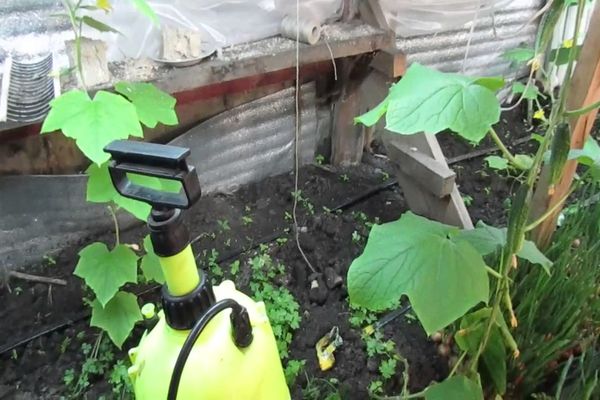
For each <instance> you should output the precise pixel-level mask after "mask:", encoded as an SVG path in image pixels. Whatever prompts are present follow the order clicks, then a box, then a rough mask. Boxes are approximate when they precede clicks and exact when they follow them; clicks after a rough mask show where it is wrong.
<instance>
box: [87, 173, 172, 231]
mask: <svg viewBox="0 0 600 400" xmlns="http://www.w3.org/2000/svg"><path fill="white" fill-rule="evenodd" d="M85 172H86V174H87V175H88V181H87V195H86V198H87V200H88V201H90V202H93V203H106V202H109V201H112V202H114V203H115V204H116V205H118V206H119V207H121V208H123V209H125V210H127V211H128V212H130V213H131V214H133V215H134V216H135V217H136V218H138V219H140V220H142V221H146V220H147V219H148V215H149V214H150V208H151V207H150V205H148V204H147V203H144V202H143V201H138V200H133V199H129V198H127V197H124V196H121V195H120V194H119V192H117V191H116V189H115V187H114V185H113V183H112V181H111V179H110V174H109V172H108V163H103V164H102V165H100V166H98V165H96V164H91V165H90V166H89V167H88V169H87V170H86V171H85ZM128 178H129V179H130V180H131V181H132V182H134V183H136V184H138V185H142V186H145V187H149V188H151V189H157V190H162V191H167V192H175V193H177V192H179V190H180V189H181V185H180V184H179V183H178V182H175V181H171V180H166V179H160V178H154V177H149V176H143V175H128Z"/></svg>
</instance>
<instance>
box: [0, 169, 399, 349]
mask: <svg viewBox="0 0 600 400" xmlns="http://www.w3.org/2000/svg"><path fill="white" fill-rule="evenodd" d="M397 183H398V182H397V181H396V180H395V179H390V180H389V181H387V182H385V183H383V184H380V185H377V186H374V187H371V188H369V189H367V190H365V191H364V192H362V193H359V194H358V195H356V196H353V197H351V198H350V199H348V200H346V201H344V202H342V203H340V204H338V205H337V206H335V207H333V208H331V211H338V210H342V211H343V210H345V209H348V208H349V207H352V206H353V205H356V204H358V203H361V202H363V201H365V200H367V199H369V198H371V197H373V196H374V195H376V194H377V193H379V192H382V191H384V190H387V189H390V188H391V187H393V186H394V185H396V184H397ZM285 234H286V232H285V231H284V230H280V231H275V232H273V233H271V234H269V235H266V236H264V237H262V238H261V239H260V240H258V241H256V242H254V243H253V245H252V246H250V247H240V248H237V249H235V250H232V251H231V252H229V253H226V254H224V255H222V256H220V257H219V258H218V259H217V260H216V261H217V263H219V264H221V263H223V262H226V261H229V260H231V259H234V258H237V257H239V256H240V255H241V254H243V253H245V252H248V251H250V250H253V249H255V248H257V247H259V246H260V245H261V244H267V243H271V242H273V241H275V240H276V239H277V238H279V237H281V236H283V235H285ZM160 287H161V285H154V286H151V287H149V288H146V289H144V290H142V291H140V292H138V293H137V296H143V295H145V294H148V293H152V292H154V291H156V290H158V289H159V288H160ZM90 315H91V312H90V311H84V312H82V313H80V314H78V315H77V316H76V317H75V318H72V319H69V320H66V321H63V322H61V323H57V324H55V325H52V326H50V327H47V328H44V329H43V330H41V331H39V332H37V333H35V334H33V335H31V336H29V337H27V338H23V339H20V340H17V341H16V342H14V343H11V344H9V345H6V346H3V347H1V348H0V356H2V355H4V354H6V353H8V352H10V351H12V350H14V349H16V348H17V347H20V346H24V345H26V344H28V343H30V342H32V341H33V340H35V339H38V338H40V337H42V336H45V335H49V334H51V333H53V332H56V331H60V330H62V329H66V328H68V327H69V326H71V325H74V324H76V323H78V322H80V321H83V320H84V319H86V318H89V317H90Z"/></svg>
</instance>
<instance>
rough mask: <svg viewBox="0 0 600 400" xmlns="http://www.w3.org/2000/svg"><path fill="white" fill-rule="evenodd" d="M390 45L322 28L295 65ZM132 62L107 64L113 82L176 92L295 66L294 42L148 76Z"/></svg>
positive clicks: (363, 28)
mask: <svg viewBox="0 0 600 400" xmlns="http://www.w3.org/2000/svg"><path fill="white" fill-rule="evenodd" d="M325 40H327V42H325ZM392 40H393V38H392V37H391V36H390V35H389V34H387V32H385V31H383V30H381V29H378V28H375V27H372V26H369V25H366V24H351V23H343V22H342V23H334V24H330V25H324V26H323V39H322V40H321V41H319V43H317V44H316V45H313V46H311V45H307V44H304V43H300V54H299V58H300V64H301V65H304V64H311V63H317V62H322V61H329V62H331V59H332V58H334V59H337V58H344V57H350V56H355V55H359V54H364V53H371V52H373V51H376V50H380V49H382V48H386V47H390V46H392V44H393V43H392ZM330 49H331V52H330ZM136 63H137V60H130V61H126V62H123V63H118V64H114V65H111V69H112V70H113V75H114V76H115V81H118V80H122V79H129V80H145V81H151V82H154V83H155V84H156V85H157V86H158V87H159V88H161V89H162V90H165V91H167V92H169V93H178V92H183V91H189V90H192V89H194V88H198V87H203V86H208V85H212V84H218V83H223V82H227V81H232V80H235V79H240V78H247V77H251V76H255V75H261V74H265V73H269V72H274V71H280V70H283V69H287V68H292V67H295V66H296V42H295V41H294V40H291V39H287V38H283V37H281V36H275V37H271V38H267V39H262V40H258V41H255V42H251V43H245V44H239V45H234V46H230V47H226V48H224V49H223V51H222V54H221V55H219V57H216V58H213V59H209V60H207V61H203V62H201V63H199V64H196V65H193V66H189V67H182V68H174V67H166V66H159V65H156V64H153V63H152V64H151V67H153V69H152V71H154V72H153V73H151V74H148V72H147V71H148V65H142V66H141V67H140V68H141V71H136V69H135V65H137V64H136ZM138 75H139V77H138ZM112 84H114V82H111V83H110V84H108V85H106V86H105V87H111V86H112ZM94 89H101V88H94Z"/></svg>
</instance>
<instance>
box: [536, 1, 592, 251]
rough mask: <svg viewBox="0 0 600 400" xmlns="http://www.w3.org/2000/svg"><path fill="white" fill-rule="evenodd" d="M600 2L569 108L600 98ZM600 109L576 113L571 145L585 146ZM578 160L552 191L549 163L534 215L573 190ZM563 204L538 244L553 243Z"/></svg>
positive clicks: (541, 229) (542, 231) (543, 225)
mask: <svg viewBox="0 0 600 400" xmlns="http://www.w3.org/2000/svg"><path fill="white" fill-rule="evenodd" d="M599 49H600V4H598V3H597V4H596V6H595V7H594V13H593V15H592V18H591V20H590V24H589V28H588V32H587V35H586V37H585V39H584V42H583V46H582V48H581V52H580V54H579V59H578V60H577V65H576V67H575V71H574V73H573V78H572V79H571V84H570V86H569V88H568V89H569V91H568V97H567V103H566V107H567V110H575V109H578V108H582V107H586V106H588V105H590V104H592V103H594V102H596V101H598V100H600V50H599ZM597 114H598V110H597V109H595V110H593V111H590V112H589V113H587V114H585V115H581V116H578V117H573V118H572V119H571V120H570V126H571V148H572V149H581V148H583V145H584V144H585V141H586V139H587V137H588V135H589V133H590V130H591V129H592V126H593V124H594V120H595V119H596V115H597ZM576 169H577V160H570V161H567V164H566V165H565V168H564V170H563V175H562V177H561V179H560V180H559V182H558V183H557V184H556V185H555V188H554V192H553V193H552V194H551V195H550V194H549V192H548V189H549V167H548V165H545V166H544V168H543V170H542V174H541V176H540V183H539V184H538V186H537V188H536V191H535V194H534V198H533V215H532V217H533V219H536V218H538V217H539V216H541V215H543V214H544V212H546V210H548V209H549V208H550V207H552V206H554V205H555V204H556V203H557V202H558V201H559V200H560V199H561V198H563V197H564V196H565V195H566V193H567V192H568V191H569V189H570V187H571V184H572V183H573V178H574V176H575V171H576ZM561 209H562V207H558V209H557V210H556V212H554V214H553V215H551V216H549V217H548V218H547V219H546V220H545V221H544V222H543V223H541V224H540V225H539V226H538V228H537V229H536V230H535V231H534V232H533V238H534V240H535V242H536V244H537V245H538V247H542V248H543V247H545V246H547V245H548V244H549V243H550V239H551V237H552V233H554V230H555V229H556V220H557V218H558V214H559V213H560V211H561Z"/></svg>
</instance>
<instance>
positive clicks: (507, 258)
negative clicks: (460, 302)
mask: <svg viewBox="0 0 600 400" xmlns="http://www.w3.org/2000/svg"><path fill="white" fill-rule="evenodd" d="M584 2H585V0H579V1H578V9H577V21H576V23H575V35H574V39H573V42H574V43H575V45H576V44H577V36H578V32H579V27H580V26H581V17H582V13H583V6H584ZM574 58H575V51H574V50H571V52H570V53H569V65H568V67H567V75H566V77H565V82H563V85H562V86H561V88H560V91H559V96H558V104H554V106H553V107H552V111H551V112H550V117H549V119H548V129H547V131H546V135H544V140H543V141H542V143H541V144H540V147H539V148H538V150H537V152H536V155H535V157H534V160H533V165H532V167H531V168H530V170H529V172H528V176H527V181H526V182H525V183H524V184H525V185H527V188H528V192H529V193H528V196H529V195H531V194H532V192H533V187H534V184H535V182H536V181H537V178H538V176H539V172H540V169H541V166H542V162H543V156H544V153H545V152H546V150H547V148H548V146H549V144H550V141H551V139H552V136H553V134H554V130H555V129H556V125H557V124H558V122H559V121H560V118H561V115H562V111H563V110H564V104H565V98H566V92H567V89H566V88H567V87H568V86H569V82H570V79H571V74H572V72H573V61H574ZM490 132H491V133H492V138H493V139H494V140H495V139H496V138H497V135H495V132H494V131H493V130H490ZM498 139H499V138H498ZM497 144H498V147H500V148H501V149H502V147H503V146H502V147H501V146H500V144H499V143H497ZM503 152H504V151H503ZM508 154H510V153H508ZM507 158H508V159H509V160H510V158H509V157H507ZM528 207H529V205H528ZM528 213H529V209H528ZM510 224H511V221H509V226H510ZM525 228H526V227H523V230H522V231H521V232H516V233H515V235H517V236H522V235H524V234H525ZM501 254H502V256H501V259H500V273H501V274H502V279H501V280H499V281H498V284H497V285H496V290H495V294H494V298H493V299H494V303H493V306H492V311H491V313H490V318H489V319H488V321H487V327H486V330H485V333H484V336H483V338H482V340H481V342H480V343H479V347H478V349H477V353H476V354H475V357H474V358H473V359H472V360H471V371H472V372H473V373H476V372H477V365H478V362H479V358H480V357H481V354H482V353H483V351H484V349H485V347H486V346H487V342H488V340H489V338H490V335H491V331H492V326H493V324H494V322H495V320H496V315H497V314H498V313H501V308H500V307H501V301H502V299H505V298H506V296H509V298H510V288H509V282H510V278H509V274H510V271H511V269H512V268H511V265H512V259H513V257H515V255H514V254H511V253H509V252H507V251H503V252H502V253H501ZM515 345H516V343H515ZM515 350H518V349H515Z"/></svg>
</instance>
